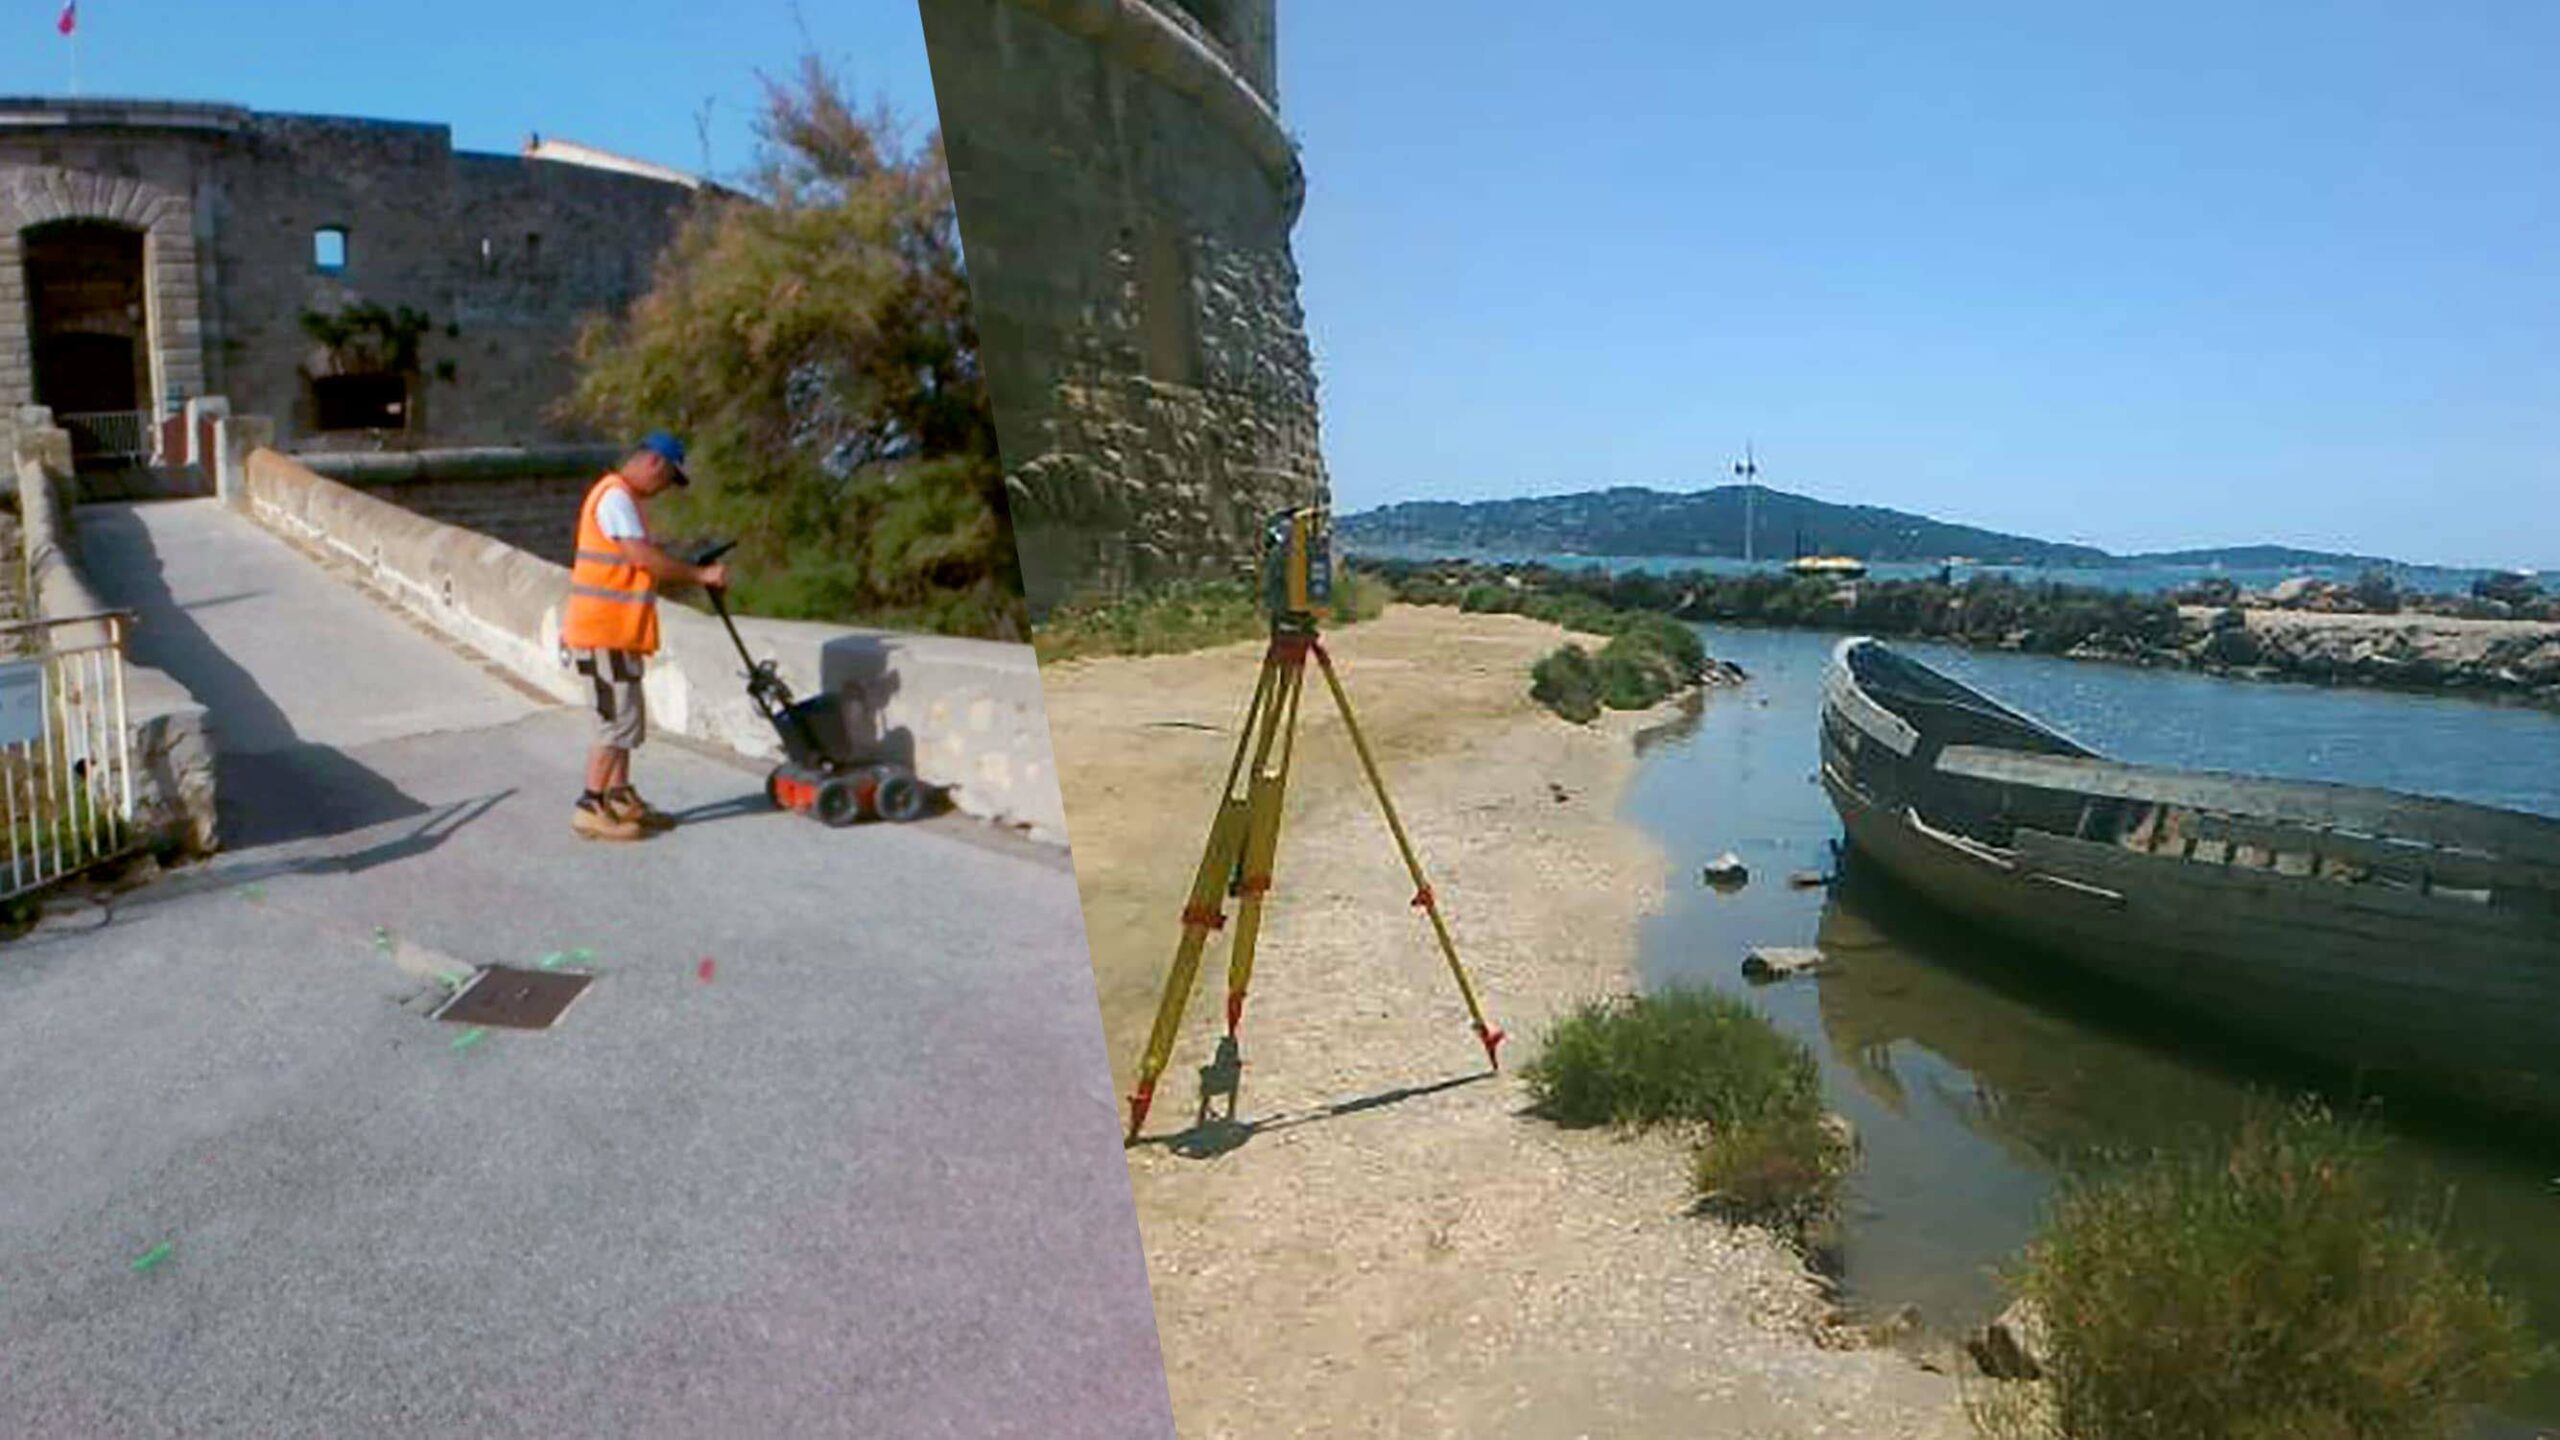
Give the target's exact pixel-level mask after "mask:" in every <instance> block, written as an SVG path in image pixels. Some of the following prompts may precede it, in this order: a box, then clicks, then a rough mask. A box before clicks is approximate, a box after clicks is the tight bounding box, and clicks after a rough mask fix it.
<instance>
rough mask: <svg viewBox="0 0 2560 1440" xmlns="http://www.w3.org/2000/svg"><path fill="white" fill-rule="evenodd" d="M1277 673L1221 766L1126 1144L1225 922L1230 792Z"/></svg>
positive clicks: (1234, 848) (1265, 669) (1233, 852)
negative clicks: (1223, 777)
mask: <svg viewBox="0 0 2560 1440" xmlns="http://www.w3.org/2000/svg"><path fill="white" fill-rule="evenodd" d="M1280 670H1281V667H1280V665H1279V663H1278V661H1277V660H1276V659H1266V660H1265V661H1264V662H1263V666H1262V676H1261V678H1260V679H1259V680H1258V681H1257V682H1256V683H1255V685H1254V690H1253V703H1252V704H1251V705H1249V706H1248V707H1246V710H1245V714H1244V723H1243V725H1242V726H1240V727H1239V729H1238V733H1237V736H1236V752H1235V756H1234V758H1233V759H1231V760H1229V761H1228V762H1227V781H1226V785H1225V788H1223V789H1222V790H1220V791H1219V793H1218V814H1217V818H1216V819H1215V820H1213V821H1212V822H1211V823H1210V826H1209V841H1208V844H1207V845H1206V846H1205V847H1204V848H1203V849H1202V851H1201V854H1200V868H1199V870H1198V871H1196V872H1195V873H1194V874H1193V875H1192V878H1191V898H1190V900H1189V901H1188V903H1186V904H1185V905H1184V906H1183V910H1182V941H1181V943H1180V944H1179V945H1177V946H1176V947H1175V949H1174V954H1173V969H1172V971H1171V973H1169V974H1168V975H1167V976H1166V977H1165V985H1164V995H1163V997H1162V998H1161V999H1160V1000H1158V1001H1157V1002H1156V1023H1155V1028H1154V1029H1153V1030H1151V1031H1150V1032H1149V1033H1148V1035H1147V1048H1146V1052H1145V1054H1144V1055H1143V1056H1141V1057H1140V1059H1139V1061H1138V1083H1137V1086H1136V1088H1134V1089H1133V1090H1131V1091H1130V1093H1129V1133H1128V1135H1127V1136H1126V1137H1125V1138H1126V1139H1128V1140H1132V1141H1134V1140H1136V1139H1137V1138H1138V1128H1139V1127H1140V1126H1142V1125H1144V1124H1146V1123H1147V1109H1148V1107H1149V1106H1151V1105H1153V1104H1154V1103H1155V1094H1156V1080H1157V1078H1158V1077H1159V1076H1161V1075H1163V1074H1164V1067H1165V1066H1166V1065H1167V1064H1168V1063H1169V1062H1171V1060H1172V1059H1173V1045H1174V1041H1175V1040H1176V1039H1177V1038H1178V1037H1179V1036H1180V1034H1181V1032H1182V1012H1183V1009H1184V1007H1185V1006H1186V1005H1187V1004H1188V1003H1189V1002H1190V999H1191V990H1192V986H1193V984H1194V983H1195V981H1196V980H1197V978H1198V976H1199V973H1200V952H1201V951H1202V950H1203V949H1204V948H1206V947H1207V945H1208V943H1209V932H1210V931H1212V930H1216V929H1218V928H1219V927H1221V926H1223V925H1225V924H1226V899H1227V881H1228V878H1229V877H1230V876H1232V875H1233V874H1234V873H1235V868H1236V862H1237V860H1238V859H1239V858H1240V857H1241V855H1242V854H1243V851H1244V836H1245V824H1246V821H1247V819H1248V818H1249V816H1248V811H1247V806H1246V803H1245V800H1244V798H1243V797H1241V796H1239V795H1237V794H1236V793H1235V791H1236V777H1237V776H1238V775H1239V774H1241V773H1243V771H1244V766H1245V757H1246V755H1247V754H1248V753H1249V752H1251V751H1254V750H1257V749H1258V748H1259V747H1258V746H1256V745H1255V741H1256V739H1257V737H1258V736H1259V734H1260V733H1261V732H1262V731H1263V730H1265V729H1267V728H1268V726H1267V724H1266V723H1264V717H1265V716H1266V715H1267V714H1269V713H1273V712H1276V710H1277V709H1278V706H1277V705H1276V703H1275V700H1276V692H1277V691H1278V689H1279V685H1280V678H1281V676H1280Z"/></svg>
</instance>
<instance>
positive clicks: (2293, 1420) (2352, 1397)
mask: <svg viewBox="0 0 2560 1440" xmlns="http://www.w3.org/2000/svg"><path fill="white" fill-rule="evenodd" d="M2376 1155H2377V1144H2376V1142H2375V1141H2374V1140H2373V1139H2372V1138H2371V1137H2370V1136H2369V1135H2368V1134H2366V1133H2365V1132H2364V1131H2362V1130H2361V1129H2359V1128H2357V1127H2355V1126H2351V1125H2346V1124H2341V1123H2340V1122H2338V1121H2336V1120H2335V1119H2333V1118H2332V1117H2331V1116H2330V1115H2329V1114H2328V1113H2327V1112H2325V1111H2323V1110H2321V1109H2320V1108H2318V1107H2317V1106H2312V1105H2303V1106H2296V1107H2293V1108H2290V1109H2282V1110H2277V1109H2271V1108H2269V1107H2265V1106H2260V1107H2258V1108H2256V1109H2255V1110H2254V1111H2253V1112H2252V1113H2251V1114H2250V1115H2249V1116H2248V1117H2247V1119H2246V1120H2245V1121H2244V1122H2243V1124H2242V1126H2241V1128H2240V1130H2239V1133H2238V1135H2237V1137H2236V1139H2233V1140H2232V1141H2230V1142H2229V1143H2228V1144H2226V1145H2217V1146H2212V1147H2198V1148H2196V1149H2194V1150H2191V1151H2185V1152H2164V1153H2161V1154H2158V1155H2154V1156H2152V1157H2149V1158H2148V1159H2147V1160H2145V1161H2143V1162H2141V1163H2139V1164H2137V1165H2135V1166H2132V1167H2130V1168H2127V1169H2125V1170H2123V1171H2121V1172H2119V1173H2116V1174H2113V1175H2108V1176H2103V1177H2095V1178H2082V1179H2076V1180H2073V1181H2071V1182H2070V1183H2068V1184H2067V1185H2066V1187H2065V1189H2064V1191H2063V1194H2062V1197H2061V1198H2060V1200H2059V1201H2058V1202H2057V1204H2056V1208H2055V1213H2054V1217H2053V1220H2052V1223H2051V1225H2050V1226H2049V1228H2048V1229H2047V1231H2046V1232H2045V1234H2044V1236H2043V1238H2042V1239H2041V1240H2040V1241H2038V1243H2037V1244H2036V1245H2035V1246H2034V1247H2033V1248H2032V1249H2031V1250H2030V1251H2029V1252H2028V1255H2027V1257H2026V1259H2025V1261H2024V1262H2023V1265H2022V1267H2021V1270H2020V1273H2019V1275H2018V1277H2017V1284H2018V1287H2019V1289H2020V1290H2021V1292H2022V1293H2023V1294H2025V1295H2026V1296H2027V1297H2028V1298H2030V1299H2032V1300H2033V1301H2034V1302H2035V1303H2036V1305H2037V1306H2038V1308H2039V1309H2040V1310H2041V1311H2042V1312H2043V1315H2044V1318H2045V1323H2046V1326H2047V1330H2048V1341H2047V1349H2048V1353H2047V1354H2046V1355H2045V1356H2044V1357H2043V1360H2042V1363H2043V1366H2044V1369H2045V1372H2046V1375H2047V1377H2048V1379H2049V1380H2050V1381H2051V1387H2052V1388H2051V1402H2052V1411H2053V1413H2052V1420H2053V1422H2054V1423H2055V1425H2056V1426H2057V1427H2058V1428H2059V1429H2060V1430H2061V1431H2062V1432H2063V1433H2064V1434H2067V1435H2069V1436H2072V1437H2074V1440H2155V1437H2161V1436H2171V1435H2175V1436H2179V1437H2182V1440H2272V1437H2276V1436H2286V1437H2295V1436H2306V1437H2334V1440H2434V1437H2450V1436H2453V1435H2455V1434H2458V1433H2459V1432H2460V1431H2461V1429H2462V1426H2463V1422H2464V1419H2465V1412H2466V1411H2467V1410H2468V1409H2469V1408H2470V1407H2471V1406H2473V1405H2476V1404H2479V1403H2482V1402H2485V1401H2488V1400H2490V1399H2493V1398H2494V1397H2495V1396H2496V1395H2497V1394H2498V1393H2499V1392H2500V1391H2501V1390H2503V1389H2504V1388H2505V1387H2507V1386H2508V1385H2511V1384H2512V1383H2514V1382H2515V1381H2517V1380H2519V1379H2521V1378H2523V1376H2524V1375H2526V1374H2527V1373H2528V1372H2529V1371H2530V1370H2532V1369H2533V1368H2534V1366H2535V1364H2536V1363H2537V1362H2538V1361H2539V1360H2540V1359H2541V1358H2542V1357H2541V1356H2540V1355H2538V1354H2537V1353H2536V1351H2535V1348H2534V1346H2533V1343H2532V1341H2531V1338H2530V1336H2529V1333H2528V1331H2527V1329H2526V1326H2525V1322H2524V1318H2523V1314H2522V1311H2521V1310H2520V1309H2519V1308H2518V1307H2517V1306H2516V1305H2515V1304H2514V1303H2512V1302H2510V1301H2509V1300H2507V1299H2505V1298H2503V1297H2501V1296H2500V1295H2498V1294H2497V1293H2496V1292H2495V1291H2493V1290H2492V1289H2491V1287H2490V1286H2489V1284H2488V1282H2487V1280H2486V1279H2485V1278H2484V1276H2483V1274H2482V1272H2481V1270H2480V1269H2479V1267H2478V1265H2477V1263H2476V1261H2474V1260H2473V1259H2471V1258H2470V1257H2468V1256H2465V1255H2463V1254H2461V1253H2459V1252H2458V1251H2457V1250H2455V1249H2454V1248H2453V1247H2452V1246H2451V1245H2450V1244H2449V1243H2448V1242H2447V1239H2446V1237H2445V1236H2444V1234H2443V1233H2442V1228H2441V1225H2440V1224H2439V1223H2438V1222H2436V1221H2434V1220H2431V1219H2422V1218H2420V1217H2419V1216H2417V1215H2416V1214H2415V1213H2413V1212H2412V1211H2410V1210H2408V1209H2407V1208H2405V1207H2404V1205H2403V1204H2402V1203H2401V1202H2400V1201H2398V1200H2397V1199H2396V1198H2395V1197H2394V1196H2393V1195H2392V1194H2391V1193H2390V1192H2389V1191H2388V1190H2387V1188H2386V1186H2385V1183H2384V1180H2383V1178H2382V1175H2381V1173H2380V1170H2379V1168H2378V1166H2377V1165H2376V1163H2375V1162H2376Z"/></svg>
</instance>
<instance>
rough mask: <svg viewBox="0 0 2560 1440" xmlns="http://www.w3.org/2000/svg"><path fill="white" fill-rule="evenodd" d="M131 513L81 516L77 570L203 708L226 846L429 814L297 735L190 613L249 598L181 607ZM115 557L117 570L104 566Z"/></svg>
mask: <svg viewBox="0 0 2560 1440" xmlns="http://www.w3.org/2000/svg"><path fill="white" fill-rule="evenodd" d="M145 503H148V502H145ZM137 508H138V507H137V506H136V505H133V504H113V505H83V506H81V507H80V509H79V511H78V512H77V524H78V533H79V545H80V549H81V551H82V557H83V560H84V562H85V563H84V566H83V568H84V570H85V571H86V572H87V573H88V575H89V577H90V581H91V583H92V584H93V585H94V586H95V587H96V588H97V589H98V590H99V591H100V592H101V593H102V596H103V598H105V599H106V600H107V601H108V603H110V604H113V605H120V606H123V607H125V608H126V609H129V610H132V611H133V612H134V613H135V616H136V621H137V623H136V624H135V626H134V629H133V636H132V640H131V642H130V647H129V653H130V657H131V659H132V661H133V663H134V664H137V665H144V666H149V667H150V668H152V669H155V670H159V671H161V672H163V673H165V674H166V675H168V676H169V678H171V679H172V680H175V681H177V682H178V683H179V684H180V685H183V686H185V687H186V689H187V693H188V694H189V695H190V696H192V697H193V698H194V700H195V702H196V703H197V704H199V705H201V706H203V707H204V709H205V717H206V720H205V723H206V730H207V732H208V734H207V737H206V738H207V741H208V743H209V745H210V748H211V750H212V752H213V753H212V762H213V777H214V806H215V812H216V823H217V829H218V833H219V843H220V845H221V847H222V848H223V849H225V850H247V849H257V848H259V847H262V846H267V845H275V844H281V843H284V842H287V841H294V840H307V839H316V838H323V837H326V836H330V835H342V834H345V833H347V832H349V831H352V830H362V829H366V828H368V827H370V826H374V825H379V824H382V823H384V822H385V821H390V820H402V819H408V818H411V817H413V816H417V815H421V814H425V813H426V811H427V806H426V805H424V804H423V803H421V802H420V801H418V800H417V799H416V798H415V797H413V796H411V795H409V794H408V793H407V792H405V791H403V790H401V789H400V787H399V786H397V785H395V784H393V783H392V782H391V781H389V780H387V779H385V778H384V777H383V776H381V775H379V774H377V773H375V772H374V771H373V770H371V769H369V768H368V767H366V766H365V765H363V764H361V763H360V762H358V761H357V760H355V759H354V758H353V757H352V756H349V755H347V754H346V753H345V752H343V751H341V750H338V749H335V748H333V747H331V746H327V745H316V744H313V743H311V742H309V741H306V740H304V739H302V738H301V737H300V736H299V735H298V734H296V733H295V731H294V728H293V722H292V720H291V719H290V718H289V717H288V716H287V715H286V714H285V713H284V711H283V709H282V708H281V707H279V706H278V705H277V704H276V703H275V701H274V699H273V698H271V697H270V696H269V695H268V694H267V692H266V691H265V690H264V689H263V688H261V687H260V686H259V684H258V682H257V678H256V677H255V676H253V675H251V674H250V673H249V671H248V670H247V669H246V668H245V667H243V666H242V665H241V664H240V663H239V662H238V661H235V660H233V659H232V658H231V657H230V656H229V655H227V654H225V653H223V651H222V648H221V647H220V646H219V645H217V644H215V643H214V641H213V638H212V636H210V635H209V634H207V633H206V631H205V630H204V628H203V627H202V626H201V625H199V624H197V623H196V621H195V620H194V618H193V617H192V615H191V614H190V613H189V612H190V611H191V610H196V609H204V608H210V607H212V606H215V605H219V604H223V603H228V602H230V601H235V600H240V599H246V598H249V597H248V596H246V595H229V596H216V597H212V598H210V599H208V600H205V601H201V602H198V603H197V604H196V605H192V606H190V605H184V604H181V603H180V602H179V601H178V599H177V597H176V596H175V595H174V594H173V593H171V591H170V589H169V584H168V580H167V576H166V567H165V566H164V565H163V563H162V561H161V557H160V553H159V549H158V547H157V546H156V545H155V544H154V543H153V541H152V537H151V532H150V530H149V528H148V527H146V526H145V525H144V524H143V523H142V519H141V517H140V516H139V515H138V514H137V513H136V510H137ZM110 555H112V556H114V557H115V561H116V563H114V564H105V563H101V562H102V561H103V560H105V559H106V558H107V557H108V556H110ZM163 779H164V780H171V779H174V777H163Z"/></svg>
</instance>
